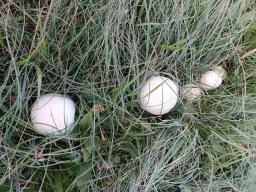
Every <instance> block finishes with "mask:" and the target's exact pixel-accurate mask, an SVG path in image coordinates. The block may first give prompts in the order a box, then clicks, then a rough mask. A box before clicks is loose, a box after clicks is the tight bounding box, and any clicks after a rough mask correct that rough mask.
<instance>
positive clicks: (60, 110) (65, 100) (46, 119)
mask: <svg viewBox="0 0 256 192" xmlns="http://www.w3.org/2000/svg"><path fill="white" fill-rule="evenodd" d="M74 118H75V104H74V102H73V101H72V100H71V99H70V98H69V97H67V96H64V95H59V94H46V95H43V96H41V97H40V98H39V99H37V100H36V102H35V103H34V105H33V107H32V109H31V121H32V124H33V128H34V130H35V131H37V132H38V133H41V134H52V133H55V134H59V133H65V132H66V131H68V130H69V129H70V126H71V124H72V123H74Z"/></svg>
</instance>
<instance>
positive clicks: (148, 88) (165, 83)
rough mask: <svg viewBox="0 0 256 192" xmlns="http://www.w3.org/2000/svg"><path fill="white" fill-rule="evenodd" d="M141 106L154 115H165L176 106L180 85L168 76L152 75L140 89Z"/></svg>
mask: <svg viewBox="0 0 256 192" xmlns="http://www.w3.org/2000/svg"><path fill="white" fill-rule="evenodd" d="M139 97H140V104H141V108H142V109H144V110H146V111H147V112H149V113H151V114H153V115H163V114H166V113H168V112H169V111H170V110H171V109H173V108H174V107H175V105H176V104H177V101H178V87H177V85H176V84H175V83H174V82H173V81H172V80H170V79H168V78H167V77H163V76H152V77H150V78H149V79H148V80H147V81H146V82H145V83H144V85H143V87H142V88H141V89H140V95H139Z"/></svg>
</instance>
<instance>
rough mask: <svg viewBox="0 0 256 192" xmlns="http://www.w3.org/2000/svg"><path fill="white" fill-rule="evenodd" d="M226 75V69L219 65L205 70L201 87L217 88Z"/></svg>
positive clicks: (207, 88)
mask: <svg viewBox="0 0 256 192" xmlns="http://www.w3.org/2000/svg"><path fill="white" fill-rule="evenodd" d="M225 76H226V71H225V70H224V69H223V68H222V67H220V66H218V67H215V68H213V69H212V70H210V71H207V72H205V73H204V74H203V75H202V76H201V79H200V81H199V82H200V87H201V88H202V89H204V90H206V91H208V90H212V89H216V88H218V87H219V86H220V85H221V84H222V81H223V79H224V78H225Z"/></svg>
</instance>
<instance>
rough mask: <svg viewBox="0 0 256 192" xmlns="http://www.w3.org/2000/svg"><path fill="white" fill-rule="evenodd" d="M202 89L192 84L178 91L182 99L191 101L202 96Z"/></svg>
mask: <svg viewBox="0 0 256 192" xmlns="http://www.w3.org/2000/svg"><path fill="white" fill-rule="evenodd" d="M202 93H203V91H202V89H201V88H200V87H198V86H197V85H194V84H186V85H184V86H183V87H182V88H181V89H180V95H181V97H182V98H184V99H186V100H188V101H193V100H195V99H198V98H200V97H201V96H202Z"/></svg>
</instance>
